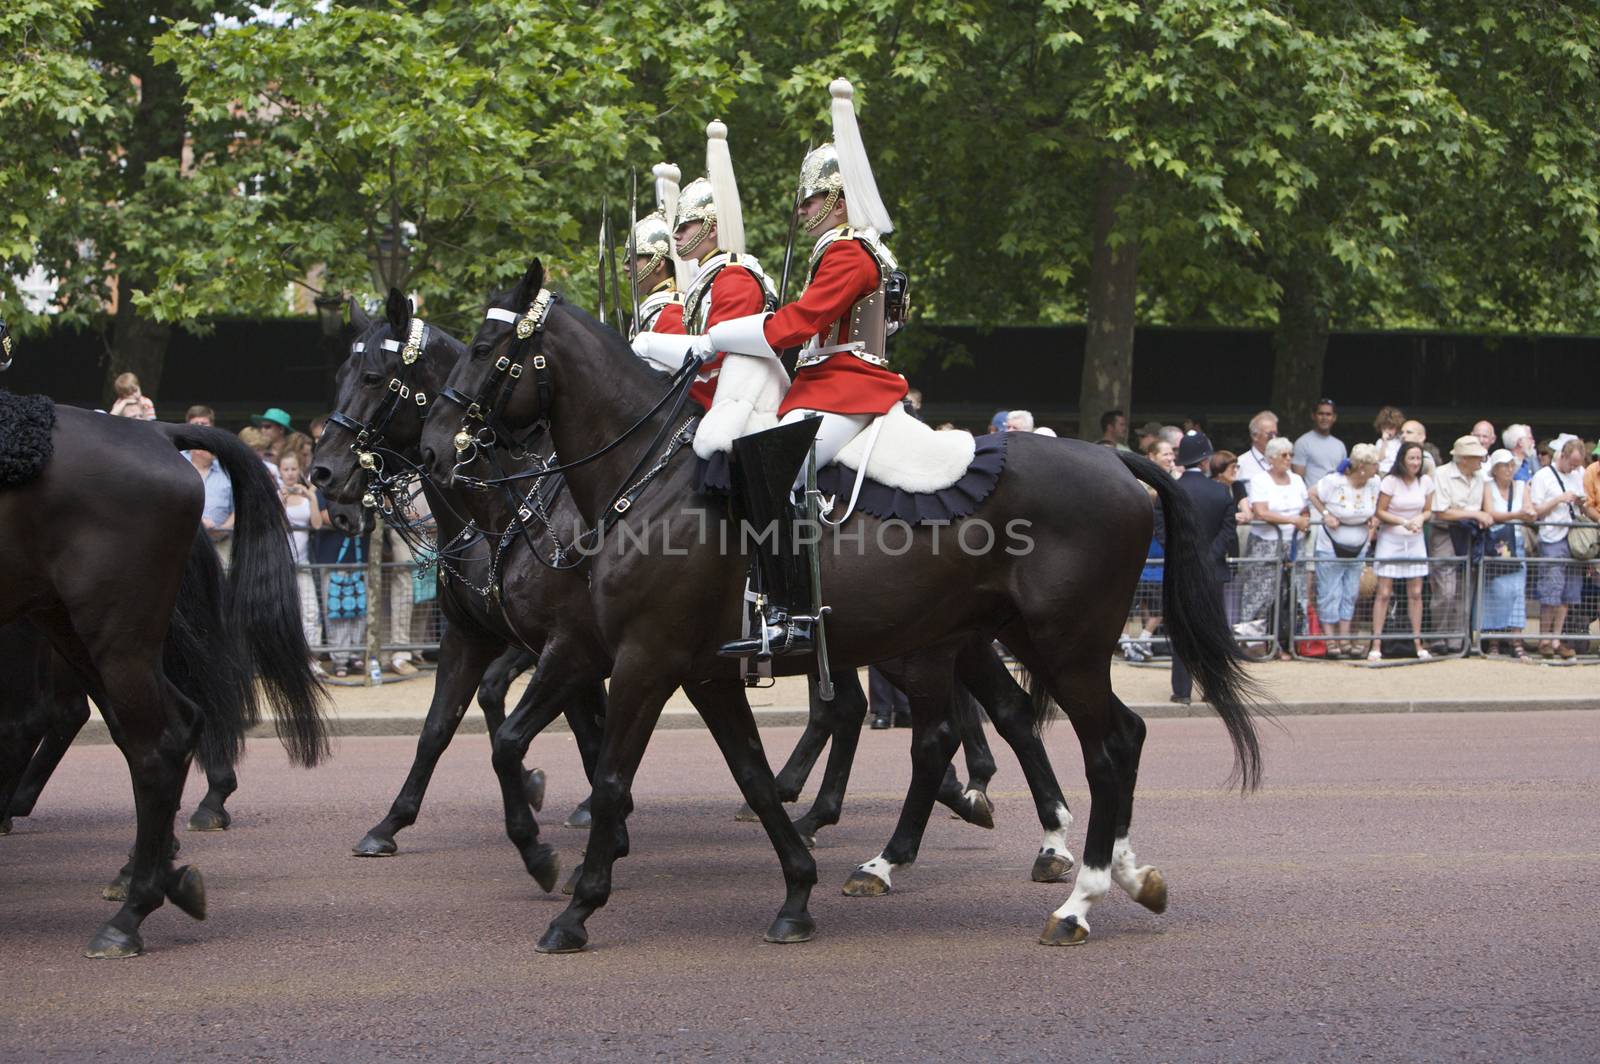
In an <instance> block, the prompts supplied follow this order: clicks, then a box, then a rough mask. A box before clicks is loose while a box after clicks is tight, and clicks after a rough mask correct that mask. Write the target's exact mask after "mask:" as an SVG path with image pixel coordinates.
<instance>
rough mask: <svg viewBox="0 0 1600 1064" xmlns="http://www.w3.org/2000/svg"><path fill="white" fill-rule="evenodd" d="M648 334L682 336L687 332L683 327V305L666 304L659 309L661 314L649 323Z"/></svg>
mask: <svg viewBox="0 0 1600 1064" xmlns="http://www.w3.org/2000/svg"><path fill="white" fill-rule="evenodd" d="M648 331H650V332H653V333H671V334H672V335H674V336H683V335H684V334H686V333H687V332H688V331H689V330H688V329H685V328H684V327H683V304H682V303H668V304H667V305H666V306H664V307H662V308H661V313H660V314H657V315H656V320H655V321H653V322H651V323H650V328H649V330H648Z"/></svg>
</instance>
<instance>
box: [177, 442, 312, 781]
mask: <svg viewBox="0 0 1600 1064" xmlns="http://www.w3.org/2000/svg"><path fill="white" fill-rule="evenodd" d="M159 427H160V428H161V430H162V431H163V432H165V433H166V435H167V438H168V439H170V440H171V441H172V442H173V444H174V445H175V446H178V447H181V448H199V449H201V450H205V451H210V452H211V453H212V454H214V455H215V456H216V460H217V461H218V462H220V463H222V468H223V469H224V470H226V471H227V474H228V476H229V478H230V479H231V480H232V481H233V507H234V514H235V518H234V527H233V567H232V569H231V570H230V571H229V573H228V585H227V599H226V606H225V609H226V610H227V614H228V616H229V618H230V620H231V621H232V623H233V624H235V625H238V626H240V627H239V642H238V646H239V650H240V653H241V659H240V660H241V664H242V668H243V669H244V672H245V675H246V676H256V677H259V678H260V680H261V691H262V692H264V693H265V695H266V699H267V704H268V705H269V706H270V707H271V708H272V711H273V724H274V725H275V726H276V728H277V731H278V738H279V739H280V740H281V741H282V742H283V745H284V748H285V749H286V750H288V752H289V757H290V759H291V760H293V761H295V762H297V763H299V764H302V765H306V766H311V765H315V764H316V763H317V762H318V761H320V760H321V759H322V758H323V757H324V756H325V755H326V754H327V753H328V738H327V723H326V721H325V719H324V717H323V703H324V701H325V699H326V695H325V693H324V692H323V689H322V685H321V683H319V682H318V680H317V678H316V676H315V675H314V674H313V673H312V671H311V652H310V648H309V647H308V646H307V645H306V637H305V631H304V629H302V628H301V627H300V592H299V590H298V588H297V587H296V586H295V572H294V555H293V554H292V553H291V552H290V550H289V524H288V519H287V517H286V515H285V514H284V510H283V504H282V503H280V502H279V501H278V492H277V489H276V487H275V486H274V485H273V483H272V477H271V476H270V475H269V474H268V473H267V470H266V466H265V465H264V464H263V463H262V461H261V458H260V457H259V456H258V455H257V454H256V452H255V451H253V450H251V449H250V448H249V447H246V446H245V445H244V444H243V443H242V442H240V440H239V438H238V437H237V436H234V435H232V434H231V433H227V432H223V431H221V430H219V429H214V428H208V427H206V426H203V425H172V424H163V425H160V426H159ZM244 688H245V692H246V693H245V698H246V699H247V700H248V702H247V705H248V707H249V709H248V711H249V712H251V713H253V714H257V713H259V704H258V703H257V699H258V698H259V694H258V691H257V687H256V685H255V684H253V683H246V684H245V685H244Z"/></svg>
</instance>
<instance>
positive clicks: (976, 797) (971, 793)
mask: <svg viewBox="0 0 1600 1064" xmlns="http://www.w3.org/2000/svg"><path fill="white" fill-rule="evenodd" d="M961 797H963V798H965V799H966V800H967V801H968V802H971V803H972V804H973V805H977V804H979V803H980V802H981V801H982V800H983V799H984V797H985V795H984V793H983V792H982V791H980V790H978V788H976V787H968V788H967V789H966V790H964V791H962V792H961Z"/></svg>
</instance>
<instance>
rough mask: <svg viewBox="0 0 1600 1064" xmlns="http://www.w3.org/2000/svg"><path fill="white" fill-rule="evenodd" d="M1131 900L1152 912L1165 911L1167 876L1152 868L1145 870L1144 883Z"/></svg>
mask: <svg viewBox="0 0 1600 1064" xmlns="http://www.w3.org/2000/svg"><path fill="white" fill-rule="evenodd" d="M1133 900H1134V901H1136V902H1138V903H1139V904H1140V905H1143V906H1144V907H1145V908H1146V909H1149V910H1150V911H1151V912H1153V913H1164V912H1166V911H1167V878H1166V877H1165V876H1163V875H1162V874H1161V873H1160V872H1158V871H1156V870H1155V869H1154V868H1149V869H1146V870H1145V873H1144V883H1143V884H1142V885H1141V886H1140V887H1139V893H1137V894H1135V895H1134V896H1133Z"/></svg>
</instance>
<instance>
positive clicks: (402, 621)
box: [295, 562, 444, 680]
mask: <svg viewBox="0 0 1600 1064" xmlns="http://www.w3.org/2000/svg"><path fill="white" fill-rule="evenodd" d="M295 582H296V585H297V590H298V591H299V596H300V623H301V626H302V628H303V629H304V630H305V633H306V642H307V643H309V644H310V646H311V653H312V654H313V655H314V656H315V657H316V658H317V659H318V660H319V661H321V662H323V668H324V670H325V671H327V672H329V673H330V674H332V673H334V672H336V670H338V669H339V668H341V667H343V668H344V669H345V670H346V671H347V672H348V674H349V675H352V676H367V677H369V680H370V678H371V670H372V664H373V662H374V661H376V662H377V663H378V666H379V669H380V673H383V672H388V671H389V669H390V666H391V663H392V661H393V659H394V655H395V654H396V653H397V652H400V651H409V652H410V653H411V655H412V662H413V664H421V662H420V661H418V659H419V658H420V656H421V653H422V652H424V651H435V650H437V649H438V648H439V641H440V637H441V636H442V635H443V625H444V620H443V617H442V615H441V613H440V611H439V603H438V594H437V584H436V583H435V580H434V572H433V570H432V569H427V570H423V569H422V568H421V567H420V566H419V565H417V563H415V562H381V563H375V564H374V563H368V564H355V565H311V564H307V565H301V566H299V567H297V569H296V571H295ZM374 586H376V587H377V589H378V590H377V593H373V588H374Z"/></svg>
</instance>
